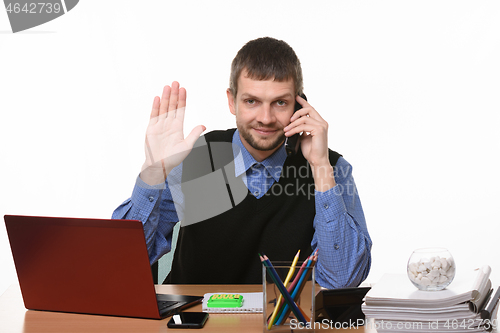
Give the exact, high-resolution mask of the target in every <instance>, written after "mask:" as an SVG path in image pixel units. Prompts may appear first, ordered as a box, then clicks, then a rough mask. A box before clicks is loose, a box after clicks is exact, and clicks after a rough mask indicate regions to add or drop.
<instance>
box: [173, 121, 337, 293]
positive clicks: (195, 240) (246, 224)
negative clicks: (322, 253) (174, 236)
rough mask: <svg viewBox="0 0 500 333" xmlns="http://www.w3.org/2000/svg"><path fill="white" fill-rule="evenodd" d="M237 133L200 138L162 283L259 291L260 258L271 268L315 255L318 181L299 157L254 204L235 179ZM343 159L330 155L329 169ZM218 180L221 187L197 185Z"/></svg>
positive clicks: (185, 178) (188, 163)
mask: <svg viewBox="0 0 500 333" xmlns="http://www.w3.org/2000/svg"><path fill="white" fill-rule="evenodd" d="M234 131H235V129H230V130H227V131H213V132H210V133H207V134H206V135H205V136H204V138H205V140H206V143H207V144H205V143H204V142H202V141H204V140H203V137H202V138H200V139H201V140H199V141H198V142H197V144H196V145H195V148H194V149H193V151H192V152H191V153H190V154H189V156H188V157H187V158H186V159H185V161H184V163H183V174H182V191H183V194H184V198H185V218H184V220H183V222H182V226H181V228H180V231H179V237H178V240H177V248H176V250H175V254H174V260H173V263H172V269H171V272H170V274H169V275H168V276H167V278H166V279H165V282H164V283H179V284H248V283H252V284H256V283H261V282H262V270H261V262H260V259H259V256H258V253H259V252H260V253H265V254H266V255H267V256H268V257H269V258H270V259H271V260H272V261H291V260H292V259H293V257H294V256H295V254H296V253H297V250H299V249H300V250H301V251H300V254H301V255H300V257H301V258H300V260H301V261H302V260H303V259H305V257H307V256H308V255H309V254H310V253H311V240H312V237H313V233H314V228H313V220H314V216H315V204H314V179H313V177H312V173H311V168H310V167H309V164H308V163H307V160H306V159H305V158H304V156H303V155H302V152H300V150H299V152H298V153H297V154H296V155H295V156H292V157H287V159H286V160H285V163H284V165H283V169H282V171H281V177H280V179H279V181H278V182H275V183H274V184H273V185H272V187H271V188H270V189H269V191H268V192H267V193H266V195H264V196H263V197H261V198H260V199H257V198H255V197H254V196H253V195H252V194H251V193H250V192H249V191H248V189H247V188H246V186H245V184H244V183H243V181H242V179H241V176H240V177H238V178H236V177H235V176H234V164H233V163H232V160H233V159H234V158H233V151H232V149H231V142H232V137H233V134H234ZM200 142H202V143H200ZM221 144H224V145H225V146H220V145H221ZM340 156H341V155H339V154H338V153H336V152H333V151H330V155H329V157H330V163H331V164H332V165H333V166H335V164H336V163H337V160H338V158H339V157H340ZM221 171H222V172H221ZM217 172H218V174H219V176H220V177H219V178H218V180H213V181H212V180H207V181H202V182H201V183H200V182H198V183H196V180H200V179H202V177H203V176H204V175H205V176H206V175H207V174H209V175H213V174H215V173H217ZM190 181H192V182H190ZM221 182H222V184H220V183H221ZM191 183H192V184H191ZM200 184H201V185H200ZM224 185H225V186H224ZM242 188H244V190H242ZM221 189H222V191H223V192H224V193H222V192H220V191H221ZM207 202H208V203H207ZM215 206H217V209H218V210H217V209H215V210H213V207H215ZM212 210H213V211H212ZM203 214H205V216H203ZM207 216H209V217H208V218H205V217H207Z"/></svg>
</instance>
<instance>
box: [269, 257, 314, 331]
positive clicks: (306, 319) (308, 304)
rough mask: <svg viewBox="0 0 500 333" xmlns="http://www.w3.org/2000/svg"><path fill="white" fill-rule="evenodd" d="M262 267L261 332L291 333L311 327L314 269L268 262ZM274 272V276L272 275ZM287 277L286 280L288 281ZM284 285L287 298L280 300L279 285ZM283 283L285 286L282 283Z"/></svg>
mask: <svg viewBox="0 0 500 333" xmlns="http://www.w3.org/2000/svg"><path fill="white" fill-rule="evenodd" d="M271 264H272V267H266V265H264V264H263V265H262V288H263V302H264V304H263V315H264V323H263V325H264V332H269V331H273V332H290V331H291V330H295V329H297V330H300V329H306V328H310V327H314V325H313V324H314V311H315V309H314V297H315V295H316V293H315V284H314V283H313V281H315V278H316V269H315V266H314V265H310V266H309V267H308V265H307V263H306V264H304V265H302V262H298V263H297V264H296V265H295V266H293V265H292V262H279V261H277V262H271ZM273 269H274V271H275V273H276V274H273V272H272V270H273ZM287 277H288V278H287ZM277 279H279V281H280V282H281V283H282V286H284V285H286V290H287V292H288V296H290V298H288V297H285V296H283V294H284V293H283V292H282V291H281V288H280V286H278V284H279V282H277V281H276V280H277ZM285 282H286V283H285ZM290 300H293V302H292V306H290Z"/></svg>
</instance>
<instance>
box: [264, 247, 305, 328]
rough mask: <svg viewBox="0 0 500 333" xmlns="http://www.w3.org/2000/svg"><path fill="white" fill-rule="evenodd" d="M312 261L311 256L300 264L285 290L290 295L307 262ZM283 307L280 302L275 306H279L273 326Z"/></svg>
mask: <svg viewBox="0 0 500 333" xmlns="http://www.w3.org/2000/svg"><path fill="white" fill-rule="evenodd" d="M310 259H312V256H309V257H307V258H306V260H304V262H303V263H302V265H301V266H300V269H299V272H298V273H297V275H295V279H293V282H292V284H291V285H289V286H288V287H287V290H288V292H289V293H290V294H291V293H292V292H293V289H294V288H295V286H296V285H297V283H298V282H299V280H300V277H301V275H302V272H303V271H304V269H305V268H306V266H307V263H308V262H309V260H310ZM283 305H284V303H283V302H281V303H280V304H276V306H279V308H278V314H277V315H276V317H275V318H274V322H273V325H274V324H276V322H277V321H278V318H279V317H280V315H281V313H282V311H283Z"/></svg>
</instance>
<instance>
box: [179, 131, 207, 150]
mask: <svg viewBox="0 0 500 333" xmlns="http://www.w3.org/2000/svg"><path fill="white" fill-rule="evenodd" d="M206 129H207V128H206V127H205V126H203V125H198V126H196V127H195V128H193V130H192V131H191V133H189V135H188V136H187V137H186V138H185V139H184V141H186V143H187V145H188V146H189V149H191V148H193V146H194V143H195V142H196V140H198V138H199V137H200V135H201V133H203V132H204V131H205V130H206Z"/></svg>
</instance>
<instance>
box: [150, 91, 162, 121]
mask: <svg viewBox="0 0 500 333" xmlns="http://www.w3.org/2000/svg"><path fill="white" fill-rule="evenodd" d="M159 112H160V97H158V96H156V97H155V98H154V100H153V108H152V109H151V115H150V117H149V119H158V114H159Z"/></svg>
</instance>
